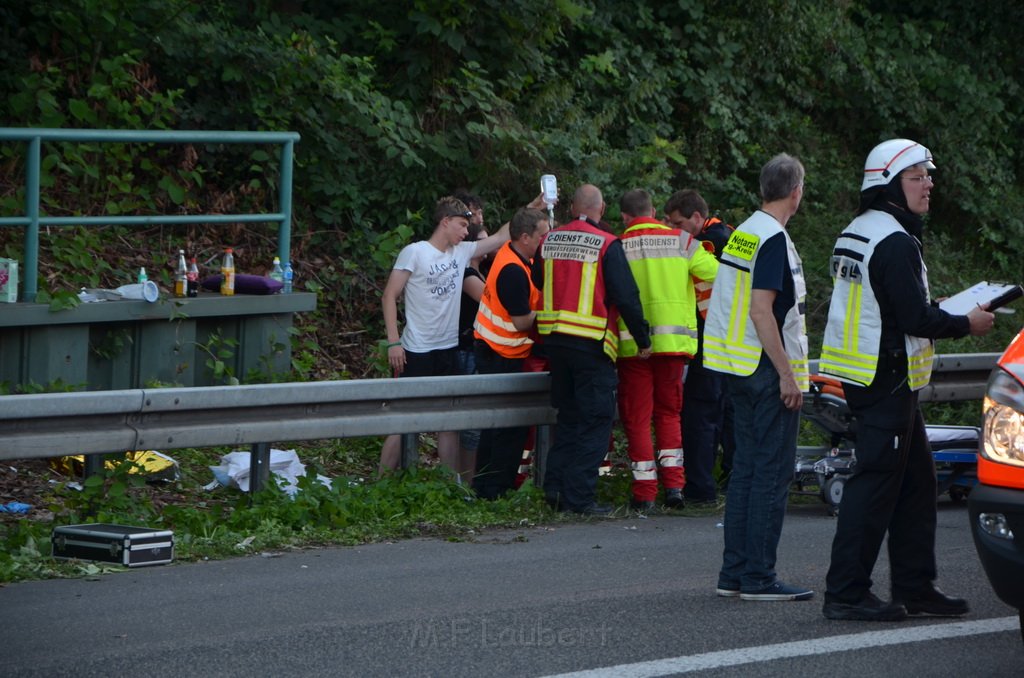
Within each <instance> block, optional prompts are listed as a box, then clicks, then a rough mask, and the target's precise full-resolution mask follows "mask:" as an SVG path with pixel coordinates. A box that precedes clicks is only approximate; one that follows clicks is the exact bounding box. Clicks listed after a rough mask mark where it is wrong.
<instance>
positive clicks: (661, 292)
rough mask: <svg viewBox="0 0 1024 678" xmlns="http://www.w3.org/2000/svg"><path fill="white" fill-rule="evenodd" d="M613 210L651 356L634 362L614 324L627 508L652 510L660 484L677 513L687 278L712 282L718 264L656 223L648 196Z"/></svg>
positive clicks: (629, 343) (690, 323)
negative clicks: (628, 476)
mask: <svg viewBox="0 0 1024 678" xmlns="http://www.w3.org/2000/svg"><path fill="white" fill-rule="evenodd" d="M619 211H620V212H621V213H622V221H623V222H624V223H625V225H626V230H625V231H624V232H623V234H622V238H621V240H622V248H623V250H624V251H625V253H626V260H627V261H628V262H629V268H630V270H631V271H632V273H633V279H634V280H636V285H637V288H638V289H639V290H640V301H641V303H642V304H643V309H644V319H645V320H647V323H648V325H649V326H650V330H651V356H650V358H649V359H648V360H638V359H637V353H638V348H637V345H636V342H635V341H633V336H632V335H631V334H630V333H629V330H628V329H627V328H626V324H625V323H624V322H623V321H622V319H621V318H620V319H619V360H618V371H619V419H620V420H621V421H622V428H623V430H624V431H625V433H626V440H627V441H628V446H629V459H630V466H631V468H632V471H633V486H632V497H631V499H630V506H631V507H632V508H633V509H634V510H636V511H649V510H650V509H652V508H654V503H655V497H656V496H657V494H658V481H659V480H661V484H662V486H663V487H664V489H665V505H666V506H668V507H669V508H682V507H683V505H684V501H683V485H684V484H685V482H686V479H685V477H684V470H683V465H684V464H683V461H684V459H683V449H684V448H683V439H682V429H681V425H680V411H681V409H682V406H683V370H684V369H685V368H686V363H687V361H688V360H689V359H690V358H692V357H693V355H694V354H695V353H696V352H697V307H696V301H695V292H694V286H693V279H694V278H697V279H698V280H701V281H705V282H710V281H712V280H714V277H715V273H717V272H718V262H717V261H716V260H715V257H714V256H712V254H711V253H710V252H708V251H707V250H706V249H704V247H702V246H701V244H700V241H698V240H697V239H696V238H694V237H693V236H692V235H690V234H689V233H687V232H684V231H682V230H680V229H678V228H670V227H668V226H666V225H665V224H663V223H661V222H660V221H658V220H657V219H656V218H655V216H654V215H655V210H654V204H653V202H652V201H651V196H650V194H649V193H648V192H647V191H645V190H643V189H639V188H637V189H633V190H631V191H627V192H626V193H624V194H623V196H622V198H621V200H620V201H619ZM652 425H653V428H654V438H655V441H656V443H657V450H656V451H657V454H655V447H654V446H653V445H652V444H651V428H652Z"/></svg>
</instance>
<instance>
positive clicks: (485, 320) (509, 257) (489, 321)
mask: <svg viewBox="0 0 1024 678" xmlns="http://www.w3.org/2000/svg"><path fill="white" fill-rule="evenodd" d="M506 266H518V267H519V268H521V269H523V273H524V274H525V275H526V279H527V280H529V279H530V269H529V267H528V266H527V265H526V262H524V261H523V258H522V257H520V256H519V255H518V254H517V253H516V251H515V250H514V249H512V243H511V242H507V243H505V244H504V245H502V246H501V249H500V250H498V253H497V254H496V255H494V263H492V264H491V272H490V275H489V276H488V278H487V282H486V284H485V285H484V293H483V295H481V297H480V309H479V310H478V311H477V313H476V321H475V322H474V323H473V336H475V337H476V338H477V339H482V340H483V341H486V342H487V345H488V346H490V347H491V349H492V350H493V351H494V352H495V353H497V354H498V355H500V356H502V357H504V358H525V357H526V356H528V355H530V349H531V348H532V347H533V339H531V338H530V333H529V331H528V330H527V331H523V330H517V329H516V326H515V325H514V324H512V315H511V314H510V313H509V312H508V309H506V308H505V306H504V304H502V303H501V298H500V297H499V296H498V276H499V275H500V274H501V272H502V271H503V270H504V269H505V267H506ZM539 305H540V291H539V290H538V289H537V288H536V287H534V286H533V285H532V284H531V285H530V308H531V309H536V308H537V307H538V306H539Z"/></svg>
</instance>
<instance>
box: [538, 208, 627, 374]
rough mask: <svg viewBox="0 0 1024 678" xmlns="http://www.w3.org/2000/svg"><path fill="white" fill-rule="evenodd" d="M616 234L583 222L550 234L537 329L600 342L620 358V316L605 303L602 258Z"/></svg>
mask: <svg viewBox="0 0 1024 678" xmlns="http://www.w3.org/2000/svg"><path fill="white" fill-rule="evenodd" d="M615 239H616V238H615V236H614V235H612V234H611V233H607V232H605V231H602V230H601V229H599V228H597V227H596V226H592V225H591V224H589V223H587V222H586V221H584V220H582V219H576V220H575V221H570V222H569V223H568V224H566V225H565V226H562V227H560V228H556V229H555V230H553V231H549V232H548V233H547V234H546V235H545V236H544V239H543V240H542V241H541V244H540V255H541V258H542V259H543V261H544V289H543V290H542V292H541V302H542V303H541V308H540V310H538V311H537V331H538V332H539V333H540V334H541V335H548V334H551V333H553V332H558V333H561V334H568V335H570V336H574V337H583V338H584V339H593V340H595V341H600V342H602V344H603V345H604V352H605V354H607V355H608V357H609V358H611V359H612V360H615V358H616V357H617V356H618V332H617V331H616V330H617V325H616V321H617V320H618V313H617V311H616V309H615V308H614V307H609V306H608V305H606V304H605V286H604V254H605V252H606V251H608V246H609V245H610V244H611V243H612V242H613V241H614V240H615Z"/></svg>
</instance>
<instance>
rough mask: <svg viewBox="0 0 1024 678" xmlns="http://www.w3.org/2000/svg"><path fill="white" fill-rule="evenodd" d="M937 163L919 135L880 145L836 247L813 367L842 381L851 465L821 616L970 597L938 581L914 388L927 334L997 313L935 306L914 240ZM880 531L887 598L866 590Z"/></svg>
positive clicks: (878, 617)
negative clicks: (851, 425) (852, 447)
mask: <svg viewBox="0 0 1024 678" xmlns="http://www.w3.org/2000/svg"><path fill="white" fill-rule="evenodd" d="M932 169H935V165H934V164H933V163H932V155H931V153H930V152H929V151H928V149H927V148H925V147H924V146H922V145H920V144H918V143H915V142H913V141H910V140H908V139H892V140H890V141H886V142H884V143H881V144H879V145H878V146H876V147H875V148H874V149H873V150H872V151H871V153H870V154H869V155H868V158H867V161H866V163H865V165H864V179H863V183H862V185H861V201H860V208H859V210H858V214H857V217H856V218H855V219H854V220H853V221H852V222H851V223H850V225H849V226H848V227H847V228H846V230H844V231H843V232H842V234H841V235H840V236H839V238H838V240H837V241H836V245H835V249H834V250H833V256H832V277H833V280H834V282H835V286H834V287H833V292H832V300H831V306H830V308H829V316H828V325H827V326H826V328H825V338H824V343H823V346H822V355H821V362H820V367H819V370H820V371H821V372H822V373H825V374H830V375H832V376H834V377H836V378H838V379H840V380H841V381H843V382H845V385H844V390H845V394H846V400H847V403H848V404H849V406H850V410H851V412H852V413H853V415H854V418H855V420H856V431H857V440H856V454H857V464H856V466H855V467H854V472H853V474H852V475H851V476H850V478H849V479H848V480H847V481H846V484H845V486H844V490H843V503H842V507H841V509H840V511H839V520H838V524H837V526H836V535H835V539H834V540H833V542H832V562H831V566H830V567H829V571H828V575H827V578H826V591H825V604H824V607H823V609H822V612H823V614H824V615H825V617H827V618H828V619H847V620H862V621H896V620H900V619H904V618H905V617H906V616H907V615H908V614H913V615H918V614H924V615H940V616H960V615H963V614H966V612H967V611H968V606H967V601H965V600H963V599H961V598H954V597H951V596H947V595H945V594H944V593H942V591H940V590H939V589H938V588H936V586H935V583H934V582H935V579H936V576H937V572H936V565H935V527H936V506H935V501H936V479H935V464H934V461H933V459H932V454H931V448H930V446H929V444H928V437H927V435H926V434H925V427H924V418H923V417H922V415H921V410H920V407H919V406H918V393H919V391H920V389H921V388H923V387H924V386H926V385H927V384H928V382H929V379H930V378H931V369H932V358H933V356H934V348H933V341H934V340H935V339H941V338H958V337H963V336H966V335H967V334H973V335H983V334H987V333H988V332H989V330H991V329H992V324H993V322H994V316H993V314H992V313H989V312H988V310H987V305H986V306H985V308H982V307H980V306H978V305H977V304H975V305H973V306H971V307H970V310H969V311H967V312H965V313H963V314H958V315H953V314H950V313H949V312H947V311H944V310H942V309H941V308H939V307H936V306H933V305H932V304H931V302H930V299H929V293H928V276H927V269H926V268H925V265H924V261H923V259H922V256H921V236H922V227H923V221H922V216H923V215H924V214H926V213H927V212H928V207H929V200H930V196H931V190H932V186H933V185H934V182H933V180H932V178H931V177H930V176H929V174H928V172H929V170H932ZM886 533H888V535H889V542H888V546H889V563H890V580H891V582H892V584H891V585H892V602H885V601H883V600H880V599H879V598H878V597H877V596H876V595H875V594H874V593H872V591H871V584H872V581H871V572H872V570H873V569H874V566H875V561H876V560H877V558H878V552H879V550H880V548H881V545H882V540H883V539H884V538H885V535H886Z"/></svg>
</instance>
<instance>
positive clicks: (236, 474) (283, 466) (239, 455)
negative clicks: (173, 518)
mask: <svg viewBox="0 0 1024 678" xmlns="http://www.w3.org/2000/svg"><path fill="white" fill-rule="evenodd" d="M251 461H252V453H251V452H248V451H242V450H235V451H234V452H229V453H228V454H225V455H224V456H223V457H221V458H220V465H219V466H211V467H210V470H211V471H213V477H214V478H215V480H214V482H212V483H210V484H209V485H207V486H206V489H210V490H212V489H213V488H215V487H217V485H223V486H224V487H237V488H238V489H240V490H242V491H243V492H248V491H249V471H250V468H249V463H250V462H251ZM270 472H271V473H273V474H274V475H276V476H277V477H278V481H279V482H278V484H279V485H281V487H282V488H283V489H284V491H285V492H287V493H288V495H289V496H291V497H294V496H295V493H296V492H298V491H299V486H298V482H299V478H301V477H302V476H304V475H306V465H305V464H303V463H302V462H301V461H299V455H297V454H295V450H275V449H271V450H270ZM317 480H319V481H320V482H321V483H323V484H324V485H327V486H328V487H330V484H331V479H330V478H328V477H327V476H324V475H319V474H318V475H317Z"/></svg>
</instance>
